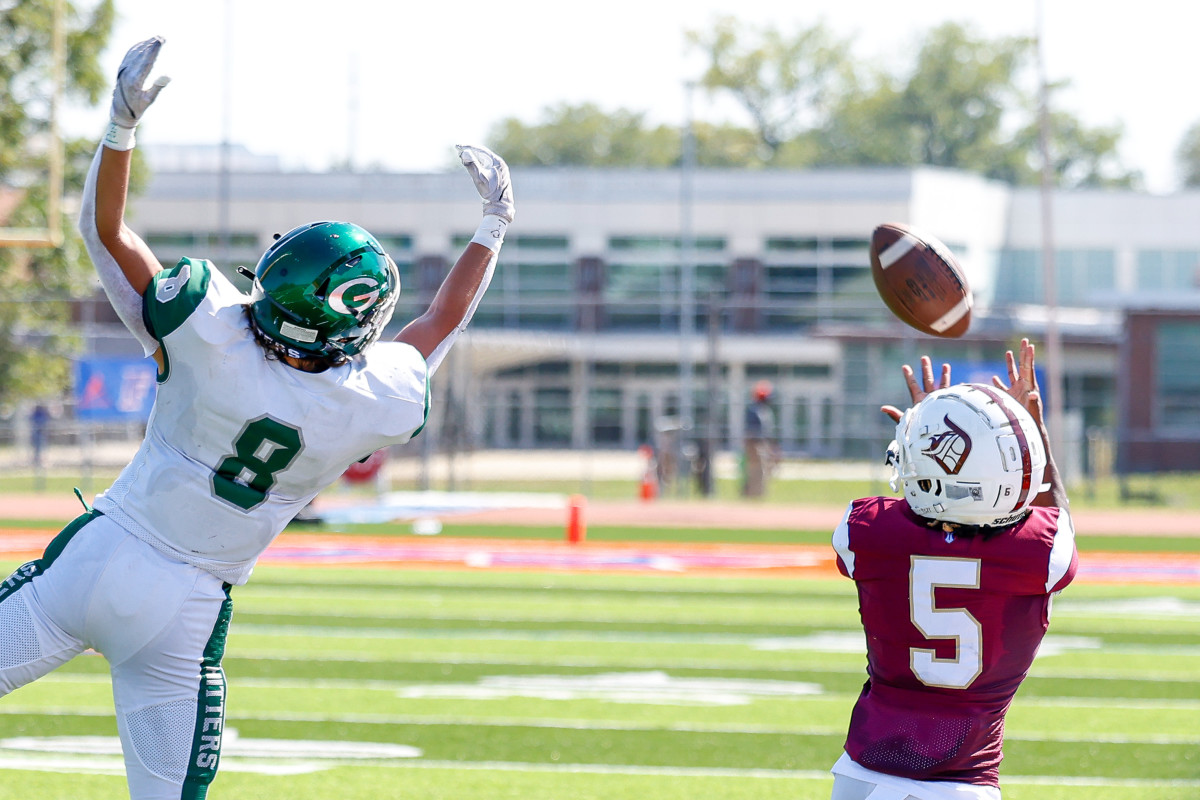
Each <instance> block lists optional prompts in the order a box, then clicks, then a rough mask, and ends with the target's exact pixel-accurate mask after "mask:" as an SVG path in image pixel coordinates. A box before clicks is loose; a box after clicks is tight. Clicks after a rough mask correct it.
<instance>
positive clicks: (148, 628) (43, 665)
mask: <svg viewBox="0 0 1200 800" xmlns="http://www.w3.org/2000/svg"><path fill="white" fill-rule="evenodd" d="M162 44H163V40H162V39H161V38H158V37H156V38H153V39H149V40H147V41H145V42H141V43H139V44H137V45H135V46H134V47H133V48H132V49H130V50H129V52H128V53H127V54H126V56H125V59H124V61H123V62H122V63H121V68H120V71H119V73H118V76H117V82H116V87H115V88H114V90H113V105H112V112H111V122H110V125H109V127H108V129H107V132H106V134H105V137H104V141H103V142H102V144H101V146H100V148H99V150H98V151H97V153H96V157H95V159H94V161H93V163H92V168H91V171H90V173H89V175H88V180H87V183H86V185H85V187H84V197H83V202H82V205H81V210H80V219H79V223H80V231H81V233H82V234H83V237H84V241H85V243H86V245H87V248H88V252H89V254H90V255H91V257H92V260H93V262H94V263H95V265H96V269H97V272H98V274H99V276H100V279H101V282H102V284H103V285H104V288H105V291H106V293H107V294H108V296H109V299H110V300H111V302H112V304H113V306H114V308H115V309H116V311H117V313H118V314H119V315H120V316H121V318H122V320H123V321H124V322H125V324H126V325H127V326H128V327H129V329H130V330H131V331H132V332H133V333H134V335H135V336H136V337H137V338H138V340H139V341H140V342H141V344H142V345H143V347H144V349H145V352H146V353H147V355H152V356H153V357H154V359H155V361H156V362H157V364H158V395H157V398H156V401H155V405H154V411H153V413H152V414H151V416H150V420H149V422H148V424H147V429H146V438H145V440H144V442H143V443H142V446H141V448H140V449H139V450H138V453H137V455H136V456H134V458H133V461H132V462H131V463H130V464H129V465H128V466H127V467H126V468H125V470H124V471H123V472H122V473H121V475H120V477H118V478H117V480H116V482H115V483H114V484H113V485H112V486H111V487H110V488H109V489H107V490H106V491H105V492H103V493H102V494H100V495H99V496H98V497H97V498H96V502H95V507H94V508H92V509H88V510H87V513H85V514H83V515H82V516H80V517H79V518H77V519H76V520H74V521H73V522H72V523H71V524H70V525H68V526H67V527H66V528H65V529H64V530H63V531H62V532H61V533H60V534H59V535H58V536H57V537H56V538H55V539H54V541H53V542H51V544H50V545H49V547H48V548H47V550H46V552H45V554H44V555H43V556H42V558H40V559H37V560H36V561H32V562H30V563H28V564H25V565H24V566H22V567H20V568H19V569H18V570H17V571H16V572H15V573H14V574H13V575H12V577H10V578H9V579H8V580H7V581H5V582H4V583H2V584H0V630H3V631H4V632H5V646H4V647H3V648H0V695H3V694H7V693H8V692H10V691H12V690H13V689H15V688H17V687H19V686H22V685H24V684H26V683H29V682H30V681H33V680H36V679H37V678H39V677H41V676H43V675H45V674H46V673H48V672H50V671H51V670H53V669H54V668H56V667H58V666H60V665H61V664H63V663H65V662H66V661H68V660H70V659H71V658H73V657H74V656H75V655H77V654H79V653H81V652H83V651H84V650H85V649H87V648H92V649H94V650H96V651H97V652H99V653H101V654H102V655H103V656H104V657H105V658H106V659H107V660H108V662H109V665H110V669H111V674H112V683H113V696H114V700H115V705H116V715H117V725H118V730H119V732H120V737H121V744H122V748H123V751H124V756H125V764H126V773H127V776H128V782H129V791H130V795H131V797H132V798H133V800H167V798H170V800H194V799H197V798H203V797H205V796H206V793H207V791H208V786H209V784H210V782H211V781H212V779H213V777H214V775H215V774H216V770H217V765H218V762H219V758H220V752H221V733H222V728H223V726H224V708H225V678H224V674H223V672H222V670H221V658H222V656H223V653H224V645H225V636H226V631H227V628H228V625H229V619H230V614H231V610H232V605H231V601H230V587H231V586H232V585H237V584H242V583H245V582H246V580H247V578H248V577H249V576H250V572H251V570H252V569H253V566H254V562H255V560H256V559H257V558H258V556H259V555H260V554H261V553H262V551H263V550H264V549H266V547H267V545H269V544H270V542H271V541H272V539H274V537H275V536H276V535H277V534H278V533H279V532H280V531H281V530H282V529H283V527H284V526H285V525H286V524H287V523H288V521H289V520H290V519H291V518H292V517H293V516H295V514H296V513H297V512H298V511H300V510H301V509H303V508H304V506H305V505H306V504H307V503H308V502H309V501H310V500H312V498H313V497H314V496H315V495H316V494H317V493H318V492H319V491H320V490H321V489H323V488H324V487H326V486H328V485H329V484H331V483H333V482H334V481H335V480H336V479H337V478H338V477H339V476H340V475H341V474H342V473H343V471H344V470H345V469H346V467H347V466H349V465H350V464H351V463H353V462H355V461H357V460H359V459H362V458H363V457H365V456H367V455H370V454H371V453H373V452H374V451H376V450H378V449H380V448H382V447H385V446H387V445H390V444H397V443H401V442H405V441H407V440H408V439H410V438H411V437H412V436H414V435H415V434H417V433H418V432H419V431H420V430H421V428H422V426H423V425H424V424H425V420H426V417H427V414H428V406H429V388H428V385H429V378H430V376H432V375H433V373H434V372H435V371H436V370H437V368H438V366H439V364H440V363H441V361H442V359H443V358H444V357H445V355H446V352H447V351H448V349H449V348H450V346H451V344H452V343H453V342H454V340H455V338H456V337H457V336H458V334H459V332H461V331H462V330H463V328H464V327H465V326H466V325H467V323H468V322H469V321H470V319H471V317H472V315H473V314H474V312H475V308H476V306H477V305H478V303H479V300H480V298H481V297H482V295H483V293H484V291H485V290H486V289H487V286H488V283H489V282H490V280H491V276H492V270H493V268H494V265H495V261H496V254H497V253H498V252H499V250H500V246H501V244H502V242H503V240H504V233H505V230H506V228H507V226H508V224H509V223H510V222H512V220H513V215H514V206H513V195H512V187H511V183H510V180H509V174H508V167H507V165H506V164H505V163H504V161H503V160H502V159H501V158H499V157H498V156H496V155H495V154H494V153H492V152H491V151H490V150H488V149H486V148H483V147H460V148H459V155H460V158H461V160H462V163H463V165H464V166H465V167H466V169H467V172H468V173H469V174H470V176H471V178H472V179H473V181H474V182H475V186H476V188H477V189H478V190H479V193H480V196H481V198H482V200H483V214H484V215H483V222H482V223H481V224H480V226H479V229H478V231H477V233H476V235H475V236H474V238H473V239H472V240H471V243H469V244H468V245H467V247H466V249H465V251H464V252H463V253H462V255H461V257H460V258H459V259H458V261H457V262H456V263H455V265H454V267H453V268H452V269H451V270H450V272H449V274H448V275H447V276H446V279H445V281H444V282H443V284H442V286H441V288H440V289H439V291H438V293H437V295H436V296H435V298H434V300H433V302H432V303H431V305H430V307H429V309H428V310H427V311H426V312H425V313H424V314H422V315H421V316H420V317H418V318H417V319H415V320H413V321H411V322H410V323H408V325H406V326H405V327H404V329H403V330H402V331H401V332H400V333H399V334H398V335H397V336H396V339H395V341H394V342H387V343H376V339H377V338H378V336H379V334H380V332H381V331H382V330H383V328H384V327H385V326H386V325H387V323H388V320H389V319H390V317H391V314H392V310H393V309H394V307H395V303H396V298H397V296H398V294H399V292H400V282H399V275H398V273H397V270H396V265H395V263H394V262H393V261H392V259H391V258H390V257H389V256H388V255H387V254H386V253H385V252H384V250H383V248H382V247H381V246H380V244H379V242H378V241H377V240H376V239H375V238H374V237H373V236H371V234H369V233H368V232H367V231H365V230H363V229H362V228H360V227H358V226H357V225H353V224H351V223H347V222H313V223H308V224H305V225H301V226H299V227H297V228H295V229H293V230H291V231H289V232H288V233H286V234H284V235H283V236H281V237H279V238H278V239H277V241H276V242H275V243H274V244H273V245H271V247H270V248H269V249H268V250H267V251H266V252H265V253H264V254H263V256H262V258H261V259H260V260H259V262H258V265H257V267H256V268H255V270H254V286H253V292H252V294H251V295H250V296H246V295H243V294H241V293H240V292H239V291H238V290H236V289H235V288H234V286H233V285H232V283H231V282H230V281H229V280H228V279H227V278H225V277H224V276H223V275H222V274H221V273H220V272H219V271H217V270H216V269H215V268H214V267H213V266H212V265H211V264H210V263H209V262H208V261H204V260H201V259H190V258H185V259H183V260H182V261H180V262H179V264H178V265H176V266H175V267H174V268H173V269H170V270H163V269H162V268H161V266H160V264H159V262H158V260H157V259H156V258H155V257H154V255H153V254H152V253H151V252H150V250H149V248H148V247H147V246H146V244H145V243H144V242H143V241H142V239H141V238H139V237H138V236H137V234H135V233H133V232H132V231H131V230H130V229H129V228H128V227H127V226H126V225H125V222H124V212H125V200H126V188H127V185H128V180H129V165H130V155H131V154H130V150H131V149H132V147H133V146H134V129H135V128H136V126H137V124H138V122H139V121H140V119H141V117H142V114H143V113H144V112H145V111H146V109H147V108H148V107H149V106H150V105H151V103H153V102H154V100H155V98H156V97H157V96H158V93H159V92H160V91H161V89H162V88H163V87H164V86H165V85H166V84H167V82H168V80H169V79H167V78H158V79H157V80H156V81H154V82H153V83H152V84H150V85H149V86H147V85H146V84H147V79H148V77H149V74H150V72H151V70H152V69H153V67H154V63H155V60H156V58H157V56H158V53H159V50H160V49H161V47H162Z"/></svg>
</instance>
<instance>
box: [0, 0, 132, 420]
mask: <svg viewBox="0 0 1200 800" xmlns="http://www.w3.org/2000/svg"><path fill="white" fill-rule="evenodd" d="M54 5H55V3H54V0H7V2H4V3H0V83H2V85H3V87H4V88H3V91H0V192H3V193H4V194H5V195H7V196H8V197H10V198H15V199H16V201H17V202H16V206H15V208H13V209H12V211H11V213H10V214H9V215H8V218H7V220H4V221H3V223H2V224H5V225H8V226H12V227H41V226H44V225H45V224H46V202H47V195H48V191H47V190H48V187H47V186H46V174H47V172H46V170H47V164H48V153H47V147H46V141H47V133H48V130H49V116H50V102H49V98H50V97H51V85H52V78H51V75H52V64H51V60H52V55H51V54H52V46H51V41H52V31H53V17H54ZM65 6H66V49H67V59H66V61H67V68H66V76H65V77H66V80H65V87H64V89H65V91H64V98H65V99H66V100H67V101H72V102H79V101H82V102H85V103H87V104H89V105H94V104H96V103H97V102H98V101H99V100H100V98H101V97H102V95H103V93H104V92H105V90H106V89H107V88H108V87H109V86H110V82H109V79H108V78H107V77H105V76H104V75H103V74H102V72H101V68H100V54H101V52H102V50H103V49H104V46H105V44H106V43H107V41H108V37H109V35H110V33H111V31H112V25H113V19H114V9H113V1H112V0H99V2H97V3H96V4H95V5H93V6H91V7H90V8H87V9H81V8H79V7H78V6H77V5H75V4H73V3H70V2H67V3H66V4H65ZM95 147H96V142H95V140H86V141H71V142H67V143H66V152H67V159H66V176H65V177H66V180H65V183H66V189H65V192H64V194H66V195H72V194H75V195H77V194H78V193H79V190H80V189H81V188H82V186H83V180H84V176H85V175H86V172H87V166H88V164H89V163H90V161H91V156H92V153H94V152H95ZM53 222H54V223H55V224H61V225H62V229H63V234H64V235H63V245H62V246H61V247H58V248H55V249H32V248H19V247H17V248H0V282H2V284H3V286H4V294H3V302H0V405H2V406H5V407H11V406H12V404H13V403H15V402H17V401H19V400H21V399H26V398H31V397H39V396H46V395H51V394H55V393H58V392H61V391H63V390H64V389H65V388H66V386H67V385H68V380H69V367H70V356H71V355H73V354H74V353H75V352H76V351H77V348H78V340H77V337H76V336H74V334H73V333H72V330H71V326H70V303H69V302H68V301H69V299H70V298H72V297H79V296H83V295H86V294H88V293H89V292H90V290H91V286H92V282H91V280H90V277H89V272H90V264H89V262H88V258H87V254H86V253H85V251H84V249H83V245H82V243H81V242H80V241H79V239H78V235H77V234H76V232H75V225H74V220H72V219H70V218H64V219H62V220H61V221H58V220H55V221H53Z"/></svg>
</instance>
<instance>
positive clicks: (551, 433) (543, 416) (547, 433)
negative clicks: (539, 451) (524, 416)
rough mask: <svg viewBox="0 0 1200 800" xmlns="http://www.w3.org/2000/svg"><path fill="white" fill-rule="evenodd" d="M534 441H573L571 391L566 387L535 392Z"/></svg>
mask: <svg viewBox="0 0 1200 800" xmlns="http://www.w3.org/2000/svg"><path fill="white" fill-rule="evenodd" d="M533 402H534V416H533V419H534V428H533V438H534V443H535V444H538V445H569V444H570V443H571V393H570V391H569V390H567V389H564V388H542V389H536V390H535V391H534V393H533Z"/></svg>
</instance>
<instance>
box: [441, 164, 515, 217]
mask: <svg viewBox="0 0 1200 800" xmlns="http://www.w3.org/2000/svg"><path fill="white" fill-rule="evenodd" d="M455 146H456V147H457V148H458V157H459V159H460V160H461V161H462V163H463V166H464V167H466V168H467V173H468V174H469V175H470V176H471V180H472V181H474V182H475V188H476V189H477V190H478V191H479V196H480V197H481V198H482V199H483V213H484V214H485V215H487V214H494V215H496V216H497V217H500V218H501V219H502V220H504V221H505V222H508V223H511V222H512V221H513V218H514V217H515V216H516V215H517V210H516V207H515V206H514V204H513V191H512V179H511V178H510V177H509V175H508V164H506V163H504V159H503V158H501V157H500V156H498V155H496V154H495V153H493V152H492V151H491V150H489V149H487V148H486V147H483V146H481V145H463V144H460V145H455Z"/></svg>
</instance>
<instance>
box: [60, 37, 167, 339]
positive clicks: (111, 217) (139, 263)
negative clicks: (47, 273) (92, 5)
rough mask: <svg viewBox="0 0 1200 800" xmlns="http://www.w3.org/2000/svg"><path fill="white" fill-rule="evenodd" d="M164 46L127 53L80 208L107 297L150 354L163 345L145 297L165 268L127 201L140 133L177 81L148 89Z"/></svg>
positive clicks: (156, 43)
mask: <svg viewBox="0 0 1200 800" xmlns="http://www.w3.org/2000/svg"><path fill="white" fill-rule="evenodd" d="M162 45H163V39H162V38H161V37H157V36H156V37H154V38H153V39H147V40H146V41H144V42H140V43H139V44H136V45H134V46H133V47H132V48H130V50H129V52H128V53H126V54H125V58H124V60H123V61H122V62H121V68H120V70H119V71H118V72H117V82H116V86H115V87H114V88H113V100H112V110H111V116H110V122H109V125H108V128H107V130H106V131H105V135H104V140H103V141H102V142H101V144H100V147H99V148H98V150H97V152H96V157H95V158H94V159H93V160H92V166H91V169H89V171H88V176H87V181H86V183H85V184H84V188H83V199H82V203H81V205H80V210H79V232H80V234H81V235H82V236H83V242H84V245H85V246H86V247H87V251H88V255H89V256H91V259H92V263H94V264H95V265H96V273H97V275H98V276H99V277H100V283H101V285H103V287H104V291H105V294H107V295H108V299H109V302H111V303H112V305H113V308H114V309H115V310H116V312H117V315H118V316H119V317H120V318H121V321H122V322H124V323H125V326H126V327H127V328H129V330H130V331H131V332H132V333H133V335H134V336H135V337H137V339H138V341H139V342H141V344H142V348H143V349H144V350H145V351H146V353H147V354H150V353H153V352H154V351H155V350H156V349H157V348H158V344H157V342H155V340H154V337H153V336H151V335H150V333H149V332H148V331H147V330H146V328H145V325H144V324H143V323H142V300H141V298H142V295H143V294H144V293H145V291H146V287H147V286H149V285H150V279H151V278H152V277H154V275H155V273H157V272H158V271H159V270H160V269H162V267H161V266H160V265H159V263H158V259H156V258H155V257H154V254H153V253H152V252H150V248H149V247H147V246H146V243H145V242H143V241H142V239H141V237H139V236H138V235H137V234H135V233H134V232H133V231H132V230H130V229H129V227H128V226H126V225H125V201H126V195H127V193H128V189H129V165H130V161H131V160H132V150H133V146H134V129H135V128H136V127H137V124H138V122H139V121H140V120H141V117H142V114H143V113H145V111H146V109H147V108H149V107H150V104H151V103H153V102H154V100H155V98H156V97H158V93H159V92H160V91H161V90H162V88H163V87H164V86H166V85H167V83H169V82H170V80H171V79H170V78H167V77H165V76H164V77H160V78H158V79H156V80H155V81H154V83H153V84H152V85H151V86H150V87H149V88H148V89H143V88H142V87H143V86H144V85H145V83H146V78H147V77H148V76H149V74H150V70H151V69H153V68H154V62H155V60H156V59H157V58H158V52H159V50H160V49H162Z"/></svg>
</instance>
